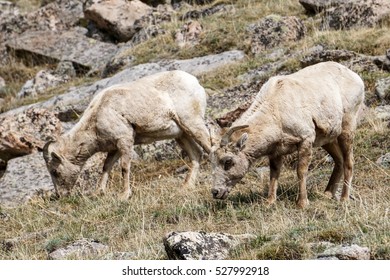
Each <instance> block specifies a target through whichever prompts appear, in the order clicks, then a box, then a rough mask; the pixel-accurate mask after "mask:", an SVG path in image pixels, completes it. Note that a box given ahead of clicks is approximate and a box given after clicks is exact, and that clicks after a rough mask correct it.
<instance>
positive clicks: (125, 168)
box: [117, 138, 134, 200]
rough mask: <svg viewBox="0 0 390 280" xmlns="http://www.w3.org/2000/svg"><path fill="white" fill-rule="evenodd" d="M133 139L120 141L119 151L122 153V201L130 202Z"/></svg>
mask: <svg viewBox="0 0 390 280" xmlns="http://www.w3.org/2000/svg"><path fill="white" fill-rule="evenodd" d="M133 143H134V139H133V138H130V139H129V138H122V139H120V140H118V144H117V146H118V151H119V153H120V160H121V165H120V166H121V170H122V180H123V189H124V192H123V193H122V195H121V199H122V200H128V199H129V198H130V197H131V195H132V191H131V186H130V166H131V152H132V148H133Z"/></svg>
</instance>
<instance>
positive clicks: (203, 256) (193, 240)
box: [164, 231, 256, 260]
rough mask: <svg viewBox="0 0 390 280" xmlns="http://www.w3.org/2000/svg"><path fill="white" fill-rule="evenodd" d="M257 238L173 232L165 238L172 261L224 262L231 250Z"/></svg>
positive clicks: (245, 235) (251, 236)
mask: <svg viewBox="0 0 390 280" xmlns="http://www.w3.org/2000/svg"><path fill="white" fill-rule="evenodd" d="M255 238H256V236H254V235H251V234H242V235H230V234H225V233H206V232H192V231H189V232H171V233H168V234H167V235H166V236H165V238H164V246H165V251H166V252H167V255H168V258H169V259H171V260H224V259H226V258H228V256H229V252H230V250H232V249H233V248H236V247H237V246H239V245H242V244H245V243H247V242H249V241H251V240H253V239H255Z"/></svg>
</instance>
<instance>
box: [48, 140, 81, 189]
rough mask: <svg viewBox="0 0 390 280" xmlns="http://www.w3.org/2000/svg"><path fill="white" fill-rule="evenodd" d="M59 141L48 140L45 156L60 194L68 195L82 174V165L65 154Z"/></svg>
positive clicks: (55, 186)
mask: <svg viewBox="0 0 390 280" xmlns="http://www.w3.org/2000/svg"><path fill="white" fill-rule="evenodd" d="M61 146H62V145H61V144H60V143H59V142H53V141H51V142H48V143H46V145H45V146H44V148H43V158H44V159H45V162H46V166H47V169H48V171H49V173H50V176H51V179H52V181H53V184H54V189H55V191H56V193H57V195H58V196H65V195H68V194H69V193H70V191H71V189H72V188H73V186H74V184H75V183H76V181H77V178H78V176H79V174H80V170H81V168H80V166H78V165H75V164H73V163H71V162H70V161H69V160H67V159H66V158H65V156H64V153H63V149H61Z"/></svg>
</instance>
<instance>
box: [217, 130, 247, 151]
mask: <svg viewBox="0 0 390 280" xmlns="http://www.w3.org/2000/svg"><path fill="white" fill-rule="evenodd" d="M247 127H249V125H247V124H246V125H239V126H233V127H231V128H230V129H229V130H228V131H226V133H225V134H224V135H223V136H222V139H221V147H223V146H226V145H227V144H228V143H229V140H230V136H232V134H233V133H234V132H236V131H237V130H241V129H244V128H247Z"/></svg>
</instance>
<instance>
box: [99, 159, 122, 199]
mask: <svg viewBox="0 0 390 280" xmlns="http://www.w3.org/2000/svg"><path fill="white" fill-rule="evenodd" d="M119 157H120V153H119V152H118V151H115V152H110V153H108V154H107V157H106V160H105V161H104V165H103V174H102V177H101V179H100V182H99V189H98V192H97V193H101V194H105V193H106V188H107V182H108V175H109V173H110V172H111V170H112V167H113V166H114V164H115V162H116V161H117V160H118V159H119Z"/></svg>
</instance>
